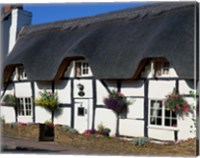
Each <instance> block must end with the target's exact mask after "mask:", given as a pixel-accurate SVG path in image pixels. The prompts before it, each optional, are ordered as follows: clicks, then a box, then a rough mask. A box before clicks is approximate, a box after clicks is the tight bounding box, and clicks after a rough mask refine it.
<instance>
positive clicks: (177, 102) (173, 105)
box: [164, 89, 191, 117]
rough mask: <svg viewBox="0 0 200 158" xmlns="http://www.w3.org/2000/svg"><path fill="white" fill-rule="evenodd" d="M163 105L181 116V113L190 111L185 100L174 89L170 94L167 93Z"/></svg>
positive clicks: (186, 113) (184, 113)
mask: <svg viewBox="0 0 200 158" xmlns="http://www.w3.org/2000/svg"><path fill="white" fill-rule="evenodd" d="M164 106H165V108H166V109H168V110H169V111H173V112H175V113H176V115H178V116H181V117H183V115H188V113H189V112H191V109H190V106H189V104H188V103H187V101H186V100H185V99H184V98H183V97H182V96H181V95H180V94H178V93H177V92H176V90H175V89H174V90H173V92H172V93H171V94H169V95H167V97H166V100H165V101H164Z"/></svg>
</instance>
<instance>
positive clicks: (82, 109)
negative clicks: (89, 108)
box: [78, 107, 85, 116]
mask: <svg viewBox="0 0 200 158" xmlns="http://www.w3.org/2000/svg"><path fill="white" fill-rule="evenodd" d="M84 114H85V108H84V107H78V116H84Z"/></svg>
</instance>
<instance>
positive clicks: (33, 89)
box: [31, 81, 35, 122]
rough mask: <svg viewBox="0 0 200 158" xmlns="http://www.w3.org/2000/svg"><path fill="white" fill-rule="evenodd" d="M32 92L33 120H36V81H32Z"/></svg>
mask: <svg viewBox="0 0 200 158" xmlns="http://www.w3.org/2000/svg"><path fill="white" fill-rule="evenodd" d="M31 93H32V105H33V106H32V112H33V122H35V101H34V100H35V85H34V81H32V82H31Z"/></svg>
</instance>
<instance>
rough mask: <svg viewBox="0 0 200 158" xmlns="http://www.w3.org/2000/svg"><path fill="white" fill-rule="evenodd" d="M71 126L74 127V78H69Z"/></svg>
mask: <svg viewBox="0 0 200 158" xmlns="http://www.w3.org/2000/svg"><path fill="white" fill-rule="evenodd" d="M71 105H72V106H71V122H70V125H71V128H74V80H73V79H71Z"/></svg>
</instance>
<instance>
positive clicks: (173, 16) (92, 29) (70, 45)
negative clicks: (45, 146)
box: [1, 2, 198, 140]
mask: <svg viewBox="0 0 200 158" xmlns="http://www.w3.org/2000/svg"><path fill="white" fill-rule="evenodd" d="M15 10H20V8H19V7H16V8H15ZM7 19H8V18H7ZM197 19H198V6H197V3H195V2H190V3H188V2H165V3H154V4H150V5H145V6H141V7H137V8H130V9H126V10H121V11H116V12H110V13H106V14H101V15H96V16H91V17H85V18H77V19H72V20H63V21H58V22H52V23H46V24H41V25H26V26H23V27H21V29H20V30H19V31H18V36H17V40H16V43H15V45H14V47H13V48H12V49H11V51H10V53H9V55H7V57H6V58H5V60H4V65H3V88H2V91H1V94H2V97H3V96H5V95H6V94H13V95H15V96H16V97H17V98H18V99H19V100H20V104H19V105H17V106H16V108H13V107H8V106H3V105H2V106H1V116H3V117H4V118H5V120H6V122H15V121H18V122H41V123H43V122H45V121H46V120H47V119H49V118H50V115H51V114H50V113H48V112H47V111H46V110H45V109H43V108H42V107H40V106H36V105H35V102H34V101H33V100H34V99H35V98H36V97H37V96H38V93H39V91H42V90H44V89H46V90H48V91H52V92H57V93H58V97H59V103H60V107H61V108H62V114H60V115H58V116H54V123H55V124H57V123H58V124H64V125H69V126H71V127H73V128H75V129H77V130H79V131H80V132H83V131H84V130H85V129H91V128H97V126H98V124H100V123H103V124H104V125H105V126H106V127H109V128H110V129H111V134H114V133H115V129H116V126H119V127H118V132H119V135H122V136H130V137H139V136H141V137H142V136H145V137H150V138H155V139H161V140H177V139H187V138H190V137H194V136H195V134H194V133H191V132H190V130H191V125H193V121H192V118H193V117H195V113H189V114H188V115H184V116H183V117H179V116H177V114H176V113H175V112H173V111H168V110H167V109H166V108H165V106H163V104H164V100H165V98H166V96H167V95H168V94H170V93H171V92H172V91H173V89H174V88H175V89H176V92H177V93H179V94H180V95H181V96H182V97H184V99H185V100H187V102H188V103H189V104H190V105H193V104H194V103H195V101H194V98H193V97H192V96H191V95H190V93H189V92H190V91H193V92H195V91H196V87H197V85H198V77H197V76H198V73H197V72H198V66H196V64H198V60H197V59H198V52H197V50H198V49H197V47H198V45H197V40H198V34H197V32H198V29H197V28H198V20H197ZM5 21H6V18H4V19H2V21H1V22H2V23H4V22H5ZM11 25H12V24H11ZM10 28H11V27H10ZM7 29H8V28H7ZM80 85H81V87H82V91H83V92H84V93H83V94H82V95H80V93H79V91H80ZM112 90H116V91H118V92H121V93H123V94H124V95H125V96H126V97H127V98H128V99H129V100H131V102H132V104H131V105H129V107H128V113H127V114H126V115H124V116H122V117H119V118H116V115H115V114H114V113H113V111H112V110H110V109H108V108H106V106H105V105H104V102H103V100H104V98H105V97H107V96H108V94H109V93H110V92H111V91H112ZM116 119H118V125H117V121H116Z"/></svg>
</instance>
